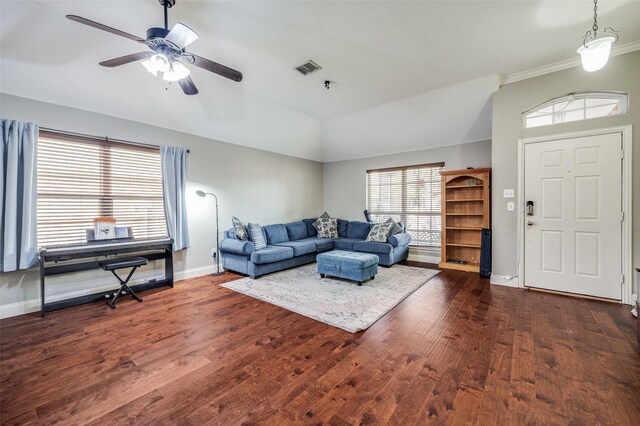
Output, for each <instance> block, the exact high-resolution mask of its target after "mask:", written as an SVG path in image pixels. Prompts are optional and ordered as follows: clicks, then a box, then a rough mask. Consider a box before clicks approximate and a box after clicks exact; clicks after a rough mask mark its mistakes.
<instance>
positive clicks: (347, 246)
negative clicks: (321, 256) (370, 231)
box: [333, 238, 361, 250]
mask: <svg viewBox="0 0 640 426" xmlns="http://www.w3.org/2000/svg"><path fill="white" fill-rule="evenodd" d="M356 241H361V240H354V239H353V238H336V239H335V240H333V246H334V247H335V248H336V250H353V243H355V242H356Z"/></svg>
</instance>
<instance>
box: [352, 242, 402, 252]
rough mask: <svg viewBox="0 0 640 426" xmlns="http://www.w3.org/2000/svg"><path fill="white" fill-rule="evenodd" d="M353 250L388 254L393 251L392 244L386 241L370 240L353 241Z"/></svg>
mask: <svg viewBox="0 0 640 426" xmlns="http://www.w3.org/2000/svg"><path fill="white" fill-rule="evenodd" d="M353 249H354V250H355V251H360V252H365V253H382V254H389V253H391V252H392V251H393V246H392V245H391V244H388V243H374V242H372V241H356V242H355V243H353Z"/></svg>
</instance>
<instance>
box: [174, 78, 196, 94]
mask: <svg viewBox="0 0 640 426" xmlns="http://www.w3.org/2000/svg"><path fill="white" fill-rule="evenodd" d="M178 84H179V85H180V87H181V88H182V91H183V92H184V94H185V95H197V94H198V88H197V87H196V85H195V84H193V80H191V77H189V76H187V77H185V78H183V79H181V80H178Z"/></svg>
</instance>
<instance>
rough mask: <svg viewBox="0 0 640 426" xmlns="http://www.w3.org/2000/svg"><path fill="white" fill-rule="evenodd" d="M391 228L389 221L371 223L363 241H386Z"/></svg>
mask: <svg viewBox="0 0 640 426" xmlns="http://www.w3.org/2000/svg"><path fill="white" fill-rule="evenodd" d="M391 228H392V225H391V224H390V223H378V224H377V225H373V226H372V227H371V230H370V231H369V235H367V239H366V240H365V241H372V242H376V243H386V242H387V238H388V237H389V232H390V231H391Z"/></svg>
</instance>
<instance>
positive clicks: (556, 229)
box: [524, 133, 622, 300]
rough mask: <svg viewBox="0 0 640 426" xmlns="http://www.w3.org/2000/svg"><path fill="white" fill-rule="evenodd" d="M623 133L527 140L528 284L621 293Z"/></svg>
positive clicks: (619, 295) (612, 294) (614, 296)
mask: <svg viewBox="0 0 640 426" xmlns="http://www.w3.org/2000/svg"><path fill="white" fill-rule="evenodd" d="M621 152H622V135H621V134H620V133H612V134H605V135H598V136H588V137H581V138H572V139H561V140H554V141H548V142H538V143H527V144H525V147H524V167H525V170H524V200H525V205H526V203H527V201H532V202H533V214H532V215H528V214H527V211H526V210H527V209H526V207H525V215H524V227H525V230H524V243H525V244H524V250H525V251H524V262H525V263H524V275H525V276H524V285H525V286H527V287H537V288H542V289H549V290H556V291H562V292H568V293H576V294H583V295H589V296H596V297H603V298H607V299H615V300H621V298H622V285H621V284H622V266H621V265H622V257H621V256H622V224H621V220H622V161H621Z"/></svg>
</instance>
